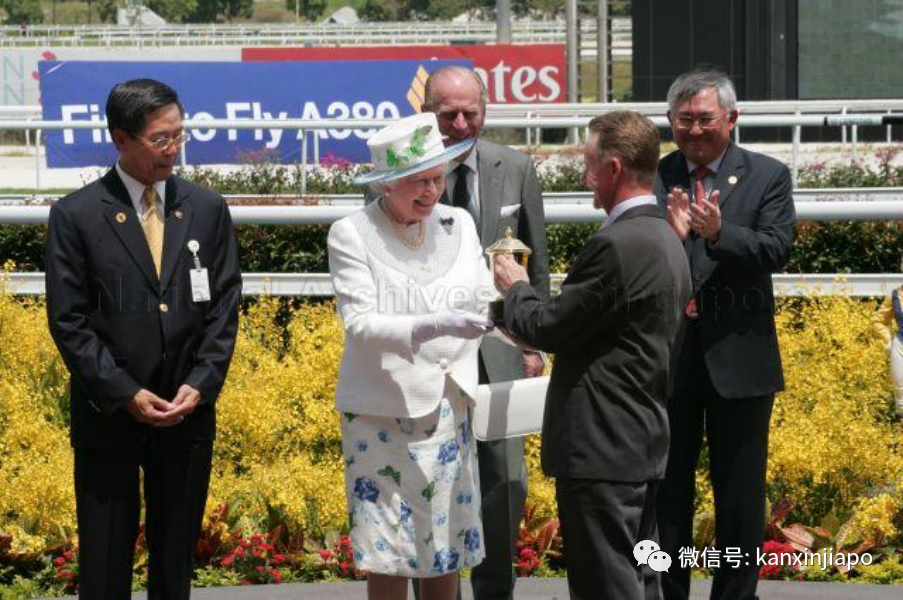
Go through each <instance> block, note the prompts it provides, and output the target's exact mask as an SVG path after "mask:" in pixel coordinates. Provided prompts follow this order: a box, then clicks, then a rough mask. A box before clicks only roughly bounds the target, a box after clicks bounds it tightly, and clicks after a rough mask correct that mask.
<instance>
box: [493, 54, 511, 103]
mask: <svg viewBox="0 0 903 600" xmlns="http://www.w3.org/2000/svg"><path fill="white" fill-rule="evenodd" d="M491 70H492V76H493V77H494V78H495V86H494V87H495V101H496V102H507V101H508V100H507V99H506V98H505V76H506V75H507V74H508V73H510V72H511V67H506V66H505V61H503V60H500V61H499V64H497V65H495V66H494V67H492V69H491Z"/></svg>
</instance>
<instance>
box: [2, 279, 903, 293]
mask: <svg viewBox="0 0 903 600" xmlns="http://www.w3.org/2000/svg"><path fill="white" fill-rule="evenodd" d="M4 277H7V280H6V281H5V282H0V290H5V291H7V292H9V293H12V294H19V295H28V296H32V295H39V294H43V293H44V292H45V286H44V273H9V274H8V276H4ZM563 279H564V275H563V274H554V275H552V285H553V287H557V286H559V285H560V284H561V281H562V280H563ZM772 281H773V282H774V287H775V293H776V294H777V295H779V296H853V297H860V298H863V297H876V296H884V295H886V294H888V293H889V292H890V291H891V290H892V289H894V288H895V287H897V286H900V285H903V274H901V273H874V274H844V273H829V274H791V273H782V274H778V275H772ZM242 293H243V294H244V295H245V296H260V295H267V296H320V297H328V296H332V295H334V291H333V288H332V282H331V281H330V279H329V274H328V273H243V274H242Z"/></svg>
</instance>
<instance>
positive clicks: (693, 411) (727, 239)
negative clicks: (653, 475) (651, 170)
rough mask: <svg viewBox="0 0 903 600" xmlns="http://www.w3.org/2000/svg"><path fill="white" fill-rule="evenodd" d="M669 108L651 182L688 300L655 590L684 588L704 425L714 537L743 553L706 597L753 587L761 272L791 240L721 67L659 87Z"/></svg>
mask: <svg viewBox="0 0 903 600" xmlns="http://www.w3.org/2000/svg"><path fill="white" fill-rule="evenodd" d="M668 107H669V110H668V119H669V120H670V122H671V128H672V131H673V133H674V140H675V142H676V143H677V146H678V148H679V150H678V151H676V152H673V153H671V154H669V155H668V156H666V157H665V158H664V159H662V162H661V165H660V166H659V177H658V179H657V180H656V187H655V191H656V195H657V196H658V197H659V199H660V201H661V202H662V203H663V204H667V211H668V221H669V223H670V224H671V226H672V228H673V229H674V231H675V232H676V233H677V235H678V237H680V239H681V240H683V243H684V248H685V250H686V253H687V257H688V258H689V261H690V269H691V271H692V274H693V300H692V301H691V302H690V303H688V305H687V307H686V309H685V314H686V335H684V336H682V344H681V346H680V347H679V348H678V349H677V352H676V356H675V358H676V363H675V371H674V375H673V377H672V381H673V385H672V389H671V392H670V398H669V404H668V416H669V419H670V424H671V446H670V451H669V456H668V470H667V474H666V476H665V482H664V484H663V485H662V489H661V491H660V493H659V497H658V518H659V525H660V527H661V546H662V550H664V551H665V552H668V553H669V554H670V555H671V557H672V560H673V561H674V562H673V563H672V567H671V569H670V570H669V572H668V574H667V575H665V576H664V579H663V582H662V586H663V590H664V592H665V597H666V598H669V599H670V598H687V597H688V596H689V591H690V573H689V569H688V568H681V566H680V561H679V560H678V556H679V554H680V549H681V548H684V547H691V546H692V544H693V540H692V534H693V504H694V493H695V488H696V479H695V472H696V463H697V459H698V457H699V451H700V446H701V444H702V436H703V432H705V435H706V439H707V441H708V445H709V462H710V471H711V481H712V487H713V489H714V494H715V540H716V543H717V546H718V548H719V549H720V550H721V551H722V552H724V551H725V550H726V549H727V548H739V549H740V551H741V552H742V553H743V555H744V557H745V558H744V560H743V562H742V563H741V566H739V567H733V566H731V565H729V564H727V563H724V562H723V561H722V566H721V568H719V569H716V571H715V580H714V583H713V585H712V596H711V597H712V598H723V599H730V600H739V599H747V598H755V597H756V596H755V594H756V584H757V580H758V568H757V567H756V562H755V556H756V551H757V550H758V549H760V548H761V547H762V542H763V537H764V526H765V467H766V461H767V457H768V427H769V421H770V419H771V409H772V405H773V403H774V394H775V392H777V391H779V390H781V389H783V387H784V378H783V373H782V371H781V357H780V353H779V352H778V341H777V334H776V332H775V324H774V291H773V289H772V283H771V274H772V273H774V272H776V271H779V270H780V269H781V268H782V267H783V266H784V264H785V263H786V262H787V258H788V256H789V254H790V246H791V243H792V241H793V224H794V220H795V212H794V208H793V198H792V186H791V179H790V173H789V171H788V170H787V167H786V166H784V165H783V164H781V163H779V162H778V161H776V160H773V159H771V158H768V157H766V156H762V155H761V154H756V153H753V152H748V151H746V150H742V149H741V148H738V147H737V146H736V145H734V144H733V143H731V140H730V132H731V130H732V129H733V127H734V124H735V123H736V121H737V109H736V93H735V92H734V87H733V84H732V83H731V81H730V79H728V77H727V76H726V75H724V74H723V73H719V72H717V71H694V72H691V73H687V74H684V75H682V76H680V77H679V78H678V79H677V80H676V81H675V82H674V84H673V85H672V86H671V89H670V90H669V91H668ZM687 190H689V192H690V193H689V194H688V193H687ZM690 196H692V198H693V200H692V202H691V201H690ZM697 550H702V549H701V548H699V549H697ZM746 557H748V558H746Z"/></svg>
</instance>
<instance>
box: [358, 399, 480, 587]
mask: <svg viewBox="0 0 903 600" xmlns="http://www.w3.org/2000/svg"><path fill="white" fill-rule="evenodd" d="M451 396H452V397H453V399H451V400H449V399H448V398H443V399H442V401H441V402H440V404H439V406H438V408H437V409H436V410H435V411H433V412H432V413H430V414H429V415H426V416H424V417H418V418H416V419H407V418H405V419H393V418H388V417H375V416H370V415H360V414H352V413H342V454H343V455H344V458H345V495H346V498H347V501H348V513H349V521H350V524H351V531H350V534H351V544H352V548H353V550H354V562H355V566H356V567H357V568H358V569H362V570H365V571H372V572H374V573H383V574H387V575H401V576H405V577H436V576H439V575H444V574H446V573H450V572H453V571H457V570H460V569H461V568H463V567H472V566H474V565H477V564H479V563H480V562H481V561H482V560H483V556H484V548H483V529H482V525H481V522H480V484H479V475H478V473H477V466H476V446H475V442H474V440H473V436H472V435H471V430H470V427H471V425H470V410H469V405H468V404H467V402H466V400H464V399H454V396H457V395H456V394H451Z"/></svg>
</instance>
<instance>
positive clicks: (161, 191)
mask: <svg viewBox="0 0 903 600" xmlns="http://www.w3.org/2000/svg"><path fill="white" fill-rule="evenodd" d="M116 172H117V173H118V174H119V179H121V180H122V183H123V184H124V185H125V189H126V191H127V192H128V193H129V199H130V200H131V201H132V206H134V207H135V212H136V213H138V214H139V215H140V214H141V213H143V212H144V210H143V207H142V206H141V197H142V196H143V195H144V188H145V187H146V186H145V185H144V184H143V183H141V182H140V181H138V180H137V179H135V178H134V177H132V176H131V175H129V174H128V173H126V172H125V171H124V170H123V168H122V165H120V164H119V161H118V160H117V161H116ZM154 189H155V190H157V194H158V195H159V196H160V199H161V200H163V202H164V203H165V202H166V200H165V198H166V181H158V182H157V183H155V184H154Z"/></svg>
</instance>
